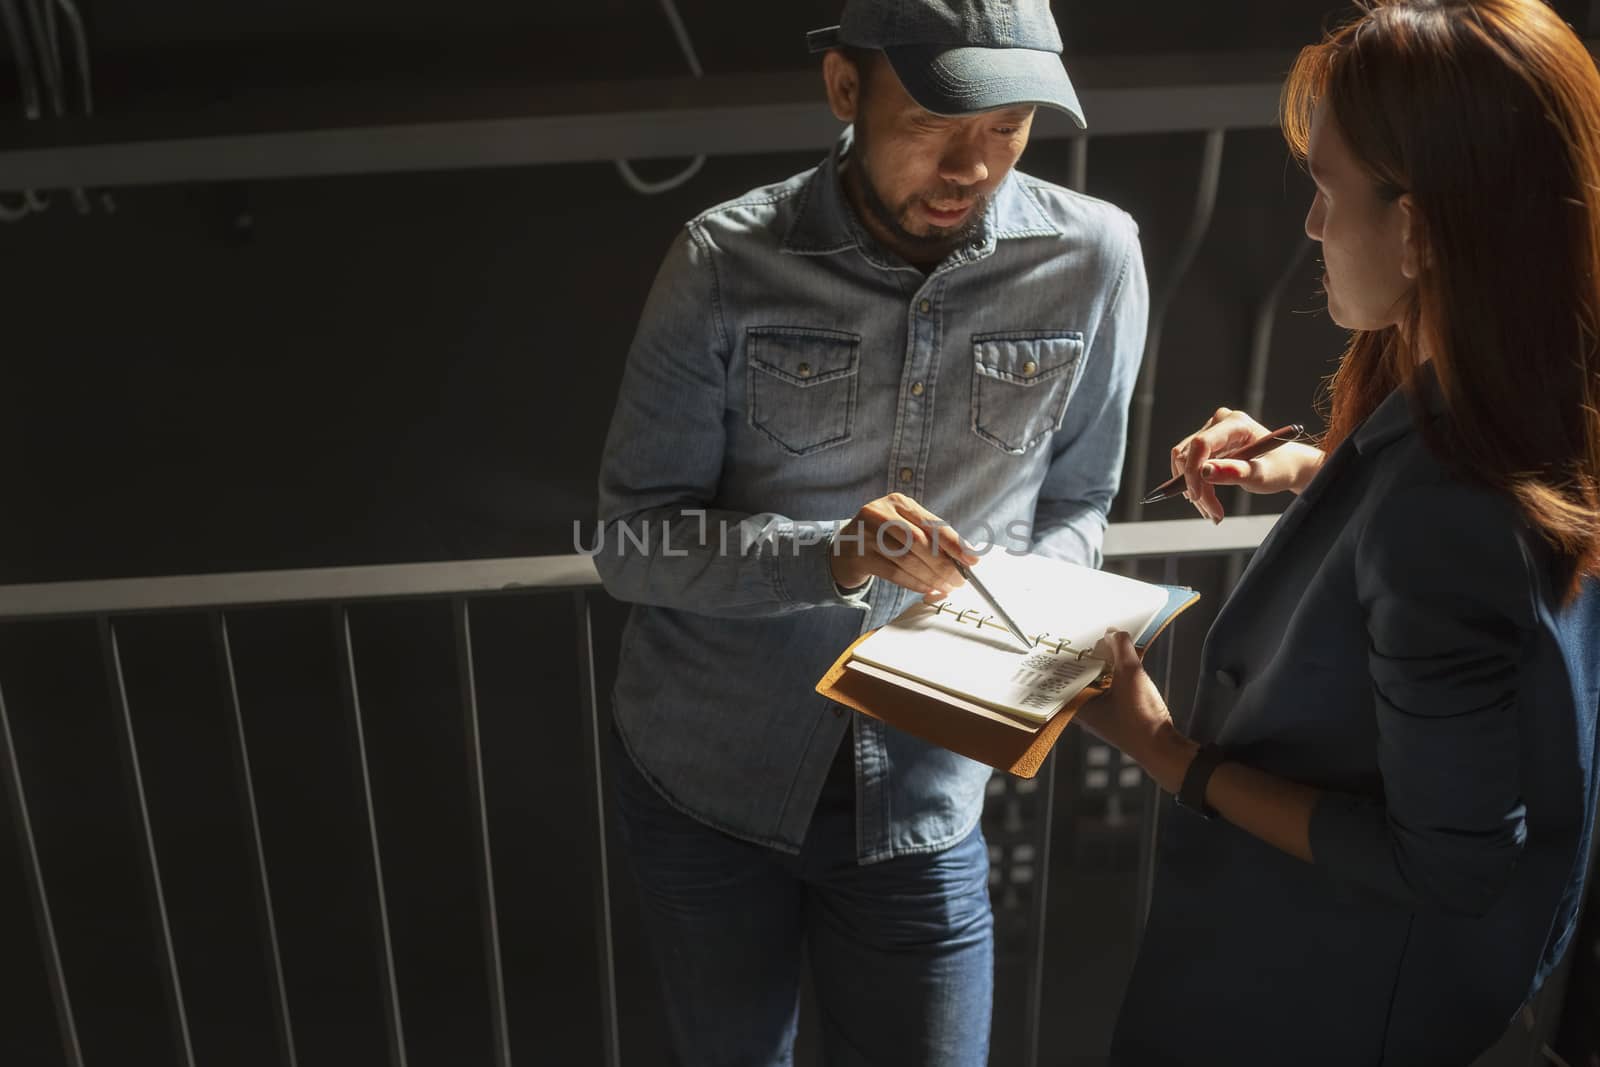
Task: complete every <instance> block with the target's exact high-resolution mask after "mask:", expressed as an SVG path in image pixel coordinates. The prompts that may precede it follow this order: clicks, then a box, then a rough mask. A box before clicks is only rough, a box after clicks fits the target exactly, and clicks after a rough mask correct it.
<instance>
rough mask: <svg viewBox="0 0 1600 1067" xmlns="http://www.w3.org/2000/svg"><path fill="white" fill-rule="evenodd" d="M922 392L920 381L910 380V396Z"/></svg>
mask: <svg viewBox="0 0 1600 1067" xmlns="http://www.w3.org/2000/svg"><path fill="white" fill-rule="evenodd" d="M922 394H923V387H922V383H921V382H912V383H911V395H912V396H921V395H922Z"/></svg>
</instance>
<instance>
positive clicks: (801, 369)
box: [796, 363, 811, 378]
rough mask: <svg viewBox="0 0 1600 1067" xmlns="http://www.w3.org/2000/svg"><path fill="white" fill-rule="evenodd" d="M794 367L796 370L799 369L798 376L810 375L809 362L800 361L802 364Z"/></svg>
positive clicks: (807, 376) (806, 376) (805, 376)
mask: <svg viewBox="0 0 1600 1067" xmlns="http://www.w3.org/2000/svg"><path fill="white" fill-rule="evenodd" d="M796 369H797V370H799V372H800V377H802V378H809V377H811V364H809V363H802V364H800V366H799V367H798V368H796Z"/></svg>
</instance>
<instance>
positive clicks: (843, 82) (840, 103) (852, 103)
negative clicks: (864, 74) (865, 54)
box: [822, 48, 861, 122]
mask: <svg viewBox="0 0 1600 1067" xmlns="http://www.w3.org/2000/svg"><path fill="white" fill-rule="evenodd" d="M822 81H823V83H824V84H825V85H826V86H827V88H828V107H829V108H831V109H832V111H833V117H834V118H836V119H838V120H839V121H840V122H854V121H855V120H856V114H857V112H859V111H860V110H861V72H860V71H859V70H857V69H856V65H855V63H853V62H851V60H850V59H849V58H848V57H846V56H845V54H844V53H843V52H841V51H839V50H838V49H837V48H835V49H833V50H831V51H829V52H827V53H826V54H824V55H823V57H822Z"/></svg>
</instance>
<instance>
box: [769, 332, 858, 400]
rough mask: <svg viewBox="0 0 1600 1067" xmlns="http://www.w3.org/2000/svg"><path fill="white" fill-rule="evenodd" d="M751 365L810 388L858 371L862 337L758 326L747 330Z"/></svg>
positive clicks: (851, 334) (792, 383)
mask: <svg viewBox="0 0 1600 1067" xmlns="http://www.w3.org/2000/svg"><path fill="white" fill-rule="evenodd" d="M746 343H747V344H748V346H749V347H748V351H747V354H748V356H749V359H750V365H751V366H752V367H754V368H755V369H757V370H760V371H764V372H765V373H767V374H770V375H772V376H773V377H775V378H781V379H782V380H783V381H786V382H788V383H789V384H790V385H798V386H801V387H802V388H809V387H811V386H815V385H821V384H823V383H824V382H831V381H835V380H837V379H839V378H843V377H845V376H847V375H851V374H854V373H855V372H856V366H857V362H858V360H859V359H860V354H861V338H860V337H859V336H857V335H856V334H853V333H843V332H841V331H838V330H822V329H817V328H814V327H796V326H756V327H752V328H751V329H750V330H749V331H748V333H747V340H746Z"/></svg>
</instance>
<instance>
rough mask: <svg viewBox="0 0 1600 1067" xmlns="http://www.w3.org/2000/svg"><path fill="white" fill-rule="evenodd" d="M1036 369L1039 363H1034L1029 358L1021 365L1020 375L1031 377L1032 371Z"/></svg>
mask: <svg viewBox="0 0 1600 1067" xmlns="http://www.w3.org/2000/svg"><path fill="white" fill-rule="evenodd" d="M1038 369H1039V364H1037V363H1035V362H1034V361H1033V360H1031V359H1030V360H1028V362H1026V363H1024V364H1023V365H1022V376H1023V377H1024V378H1031V377H1033V373H1034V371H1037V370H1038Z"/></svg>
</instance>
